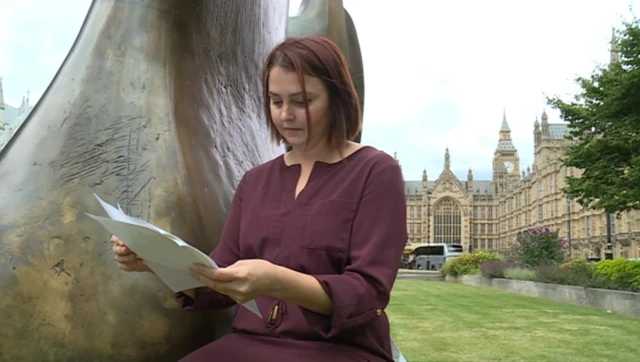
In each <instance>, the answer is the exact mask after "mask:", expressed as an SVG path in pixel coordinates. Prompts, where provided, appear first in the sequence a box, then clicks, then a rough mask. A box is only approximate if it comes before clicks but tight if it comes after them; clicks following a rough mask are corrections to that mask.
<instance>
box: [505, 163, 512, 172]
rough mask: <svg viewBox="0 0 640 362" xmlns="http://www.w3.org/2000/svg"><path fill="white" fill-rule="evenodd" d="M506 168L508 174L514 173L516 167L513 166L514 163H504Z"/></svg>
mask: <svg viewBox="0 0 640 362" xmlns="http://www.w3.org/2000/svg"><path fill="white" fill-rule="evenodd" d="M504 168H506V169H507V172H508V173H511V172H513V169H514V166H513V162H511V161H504Z"/></svg>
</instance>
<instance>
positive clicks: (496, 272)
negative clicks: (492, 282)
mask: <svg viewBox="0 0 640 362" xmlns="http://www.w3.org/2000/svg"><path fill="white" fill-rule="evenodd" d="M516 266H518V265H517V264H516V263H515V262H513V261H505V260H489V261H486V262H484V263H482V265H481V266H480V273H481V274H482V276H485V277H487V278H504V271H505V269H508V268H515V267H516Z"/></svg>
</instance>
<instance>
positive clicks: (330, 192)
mask: <svg viewBox="0 0 640 362" xmlns="http://www.w3.org/2000/svg"><path fill="white" fill-rule="evenodd" d="M263 88H264V102H265V112H266V116H267V117H266V118H267V122H268V125H269V127H270V130H271V135H272V137H273V138H274V140H275V141H276V142H278V144H280V143H281V142H285V143H286V144H287V145H289V146H290V147H291V150H290V151H288V152H286V153H285V154H283V155H281V156H279V157H277V158H275V159H273V160H271V161H269V162H267V163H265V164H262V165H260V166H258V167H255V168H253V169H251V170H249V171H248V172H247V173H246V174H245V175H244V176H243V178H242V179H241V181H240V183H239V185H238V187H237V189H236V192H235V195H234V199H233V202H232V206H231V210H230V214H229V217H228V220H227V222H226V226H225V229H224V231H223V233H222V237H221V240H220V243H219V245H218V247H217V248H216V249H215V250H214V251H213V252H212V253H211V257H212V259H213V260H215V261H216V263H217V264H218V265H219V266H220V269H213V268H209V267H205V266H202V265H196V266H194V267H193V268H192V270H191V271H190V273H191V275H192V276H194V277H195V278H197V279H199V280H200V281H202V283H204V284H205V285H207V287H202V288H197V289H195V290H190V291H185V292H183V293H177V300H178V302H179V303H180V305H181V306H182V308H183V309H185V310H192V311H200V310H207V309H214V308H226V307H229V306H232V305H234V304H235V303H244V302H247V301H249V300H253V299H255V300H256V302H257V305H258V307H259V308H260V311H261V313H262V315H263V316H264V319H260V318H259V317H258V316H256V315H255V314H253V313H251V312H250V311H249V310H247V309H245V308H239V309H238V312H237V314H236V317H235V320H234V322H233V327H234V331H233V332H232V333H230V334H228V335H226V336H224V337H222V338H220V339H218V340H216V341H214V342H212V343H210V344H208V345H206V346H204V347H202V348H201V349H199V350H197V351H195V352H193V353H191V354H190V355H188V356H186V357H185V358H184V359H183V360H182V361H183V362H196V361H210V360H216V361H239V362H242V361H318V362H320V361H322V362H326V361H333V362H338V361H376V362H377V361H393V358H392V352H391V347H390V331H389V321H388V319H387V316H386V315H385V313H384V309H385V307H386V306H387V303H388V302H389V298H390V292H391V288H392V286H393V283H394V281H395V277H396V273H397V268H398V263H399V261H400V257H401V255H402V250H403V248H404V246H405V243H406V240H407V231H406V203H405V198H404V182H403V178H402V174H401V171H400V167H399V165H398V163H397V162H396V161H395V160H394V159H393V158H391V157H390V156H389V155H387V154H386V153H384V152H381V151H378V150H376V149H375V148H373V147H370V146H362V145H359V144H357V143H354V142H352V141H351V140H353V139H354V137H355V136H356V135H357V134H358V132H359V131H360V128H361V124H362V122H361V109H360V105H359V103H358V98H357V94H356V91H355V88H354V86H353V83H352V80H351V77H350V75H349V71H348V66H347V63H346V60H345V59H344V57H343V55H342V53H341V52H340V50H339V48H338V47H337V46H336V45H335V44H334V43H332V42H331V41H329V40H328V39H326V38H320V37H306V38H291V39H288V40H286V41H284V42H283V43H281V44H279V45H278V46H277V47H276V48H275V49H273V51H272V52H271V53H270V54H269V56H268V58H267V62H266V66H265V69H264V76H263ZM113 241H114V242H115V245H114V250H115V253H116V256H115V257H116V260H118V262H119V263H120V266H121V267H122V268H123V269H125V270H128V271H133V270H138V271H141V270H147V271H148V268H147V267H146V266H145V265H144V262H143V261H141V260H140V259H138V258H137V256H136V255H135V254H134V253H132V252H131V251H130V250H128V249H127V248H126V246H124V245H123V244H122V243H120V241H119V240H118V239H117V238H115V237H114V238H113Z"/></svg>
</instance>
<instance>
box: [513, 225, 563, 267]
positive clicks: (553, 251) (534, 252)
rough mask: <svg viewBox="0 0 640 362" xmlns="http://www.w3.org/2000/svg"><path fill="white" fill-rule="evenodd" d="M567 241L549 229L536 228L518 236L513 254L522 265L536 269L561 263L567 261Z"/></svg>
mask: <svg viewBox="0 0 640 362" xmlns="http://www.w3.org/2000/svg"><path fill="white" fill-rule="evenodd" d="M565 244H566V239H565V238H564V237H563V238H560V237H559V236H558V232H557V231H552V230H550V229H549V228H535V229H529V230H526V231H523V232H522V233H520V234H519V235H518V238H517V241H516V243H515V245H514V249H513V254H514V255H515V257H516V259H517V260H518V262H519V263H520V264H522V265H525V266H528V267H531V268H536V267H538V266H540V265H544V264H553V263H561V262H562V261H563V260H564V259H565V255H566V252H565Z"/></svg>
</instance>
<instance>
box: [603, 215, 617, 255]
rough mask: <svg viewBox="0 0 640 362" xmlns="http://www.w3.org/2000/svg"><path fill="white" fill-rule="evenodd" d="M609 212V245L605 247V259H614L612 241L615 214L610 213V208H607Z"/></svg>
mask: <svg viewBox="0 0 640 362" xmlns="http://www.w3.org/2000/svg"><path fill="white" fill-rule="evenodd" d="M605 211H606V213H607V247H606V248H605V252H604V258H605V260H610V259H613V244H612V243H611V217H612V216H615V215H614V214H612V213H610V212H609V210H605Z"/></svg>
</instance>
